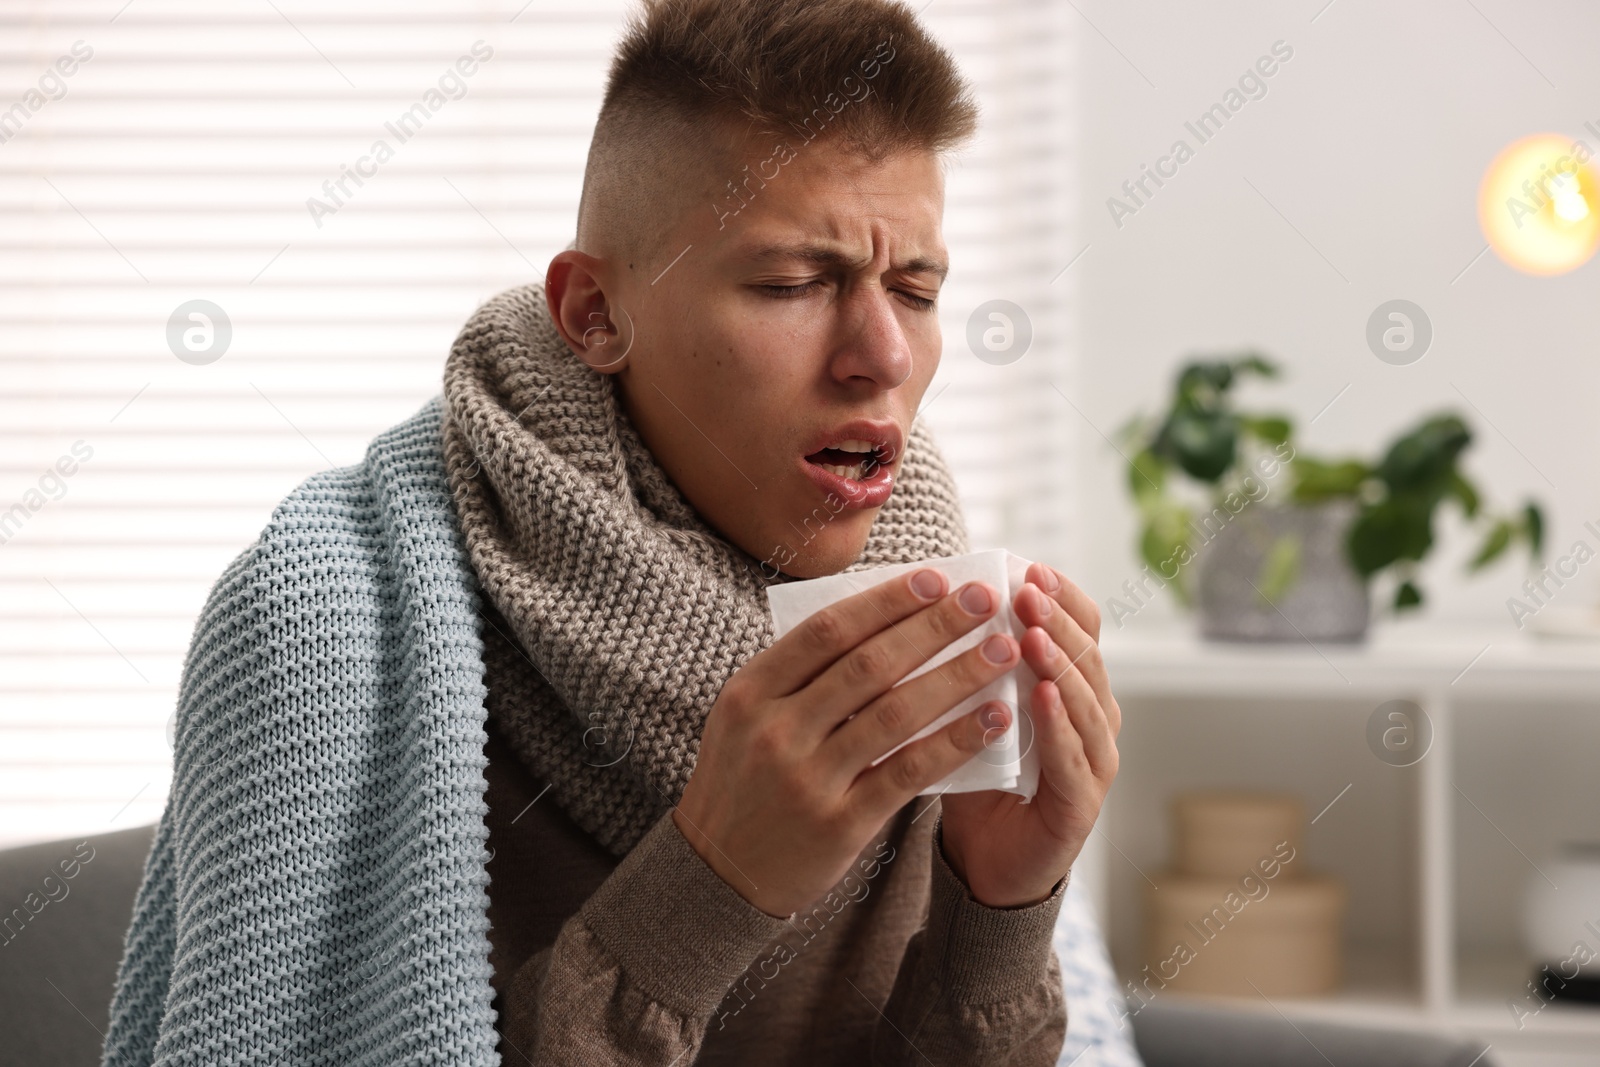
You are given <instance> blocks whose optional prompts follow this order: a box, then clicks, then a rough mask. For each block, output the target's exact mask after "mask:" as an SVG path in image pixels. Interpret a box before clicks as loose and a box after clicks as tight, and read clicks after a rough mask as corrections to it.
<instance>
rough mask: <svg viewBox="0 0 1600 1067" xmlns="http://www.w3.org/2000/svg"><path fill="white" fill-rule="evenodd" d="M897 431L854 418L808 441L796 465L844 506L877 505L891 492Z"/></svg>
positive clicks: (891, 427)
mask: <svg viewBox="0 0 1600 1067" xmlns="http://www.w3.org/2000/svg"><path fill="white" fill-rule="evenodd" d="M901 436H902V434H901V432H900V429H899V427H898V426H896V425H894V424H893V423H888V422H869V421H867V420H857V421H856V422H854V423H852V424H847V425H845V426H842V427H839V428H837V429H835V430H833V431H831V432H828V433H825V434H823V435H821V436H820V438H814V439H813V440H812V442H811V443H812V444H813V445H821V447H820V448H814V449H813V450H812V451H810V452H807V453H805V455H804V456H802V457H801V461H800V467H801V469H802V471H803V472H804V474H805V475H806V477H807V478H809V479H810V480H811V482H812V484H813V485H815V486H816V487H817V488H818V489H820V490H822V492H823V493H824V495H826V496H827V497H829V498H830V499H834V500H836V501H837V502H838V503H839V504H840V505H841V506H843V507H846V508H876V507H881V506H882V505H883V504H884V502H885V501H887V500H888V499H889V494H890V493H892V492H893V491H894V467H895V466H896V464H895V460H896V459H897V458H898V454H899V445H900V440H901Z"/></svg>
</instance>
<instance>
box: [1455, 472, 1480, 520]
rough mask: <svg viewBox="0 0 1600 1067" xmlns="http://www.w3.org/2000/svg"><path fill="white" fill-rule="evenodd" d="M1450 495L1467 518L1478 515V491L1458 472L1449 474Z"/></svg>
mask: <svg viewBox="0 0 1600 1067" xmlns="http://www.w3.org/2000/svg"><path fill="white" fill-rule="evenodd" d="M1450 495H1451V496H1453V497H1455V498H1456V500H1458V501H1460V503H1461V512H1462V514H1464V515H1465V516H1466V517H1467V518H1469V519H1472V518H1476V517H1477V515H1478V490H1477V489H1476V488H1474V487H1473V484H1472V483H1471V482H1469V481H1467V479H1466V478H1465V477H1464V476H1463V475H1462V473H1461V472H1460V471H1457V470H1452V471H1451V472H1450Z"/></svg>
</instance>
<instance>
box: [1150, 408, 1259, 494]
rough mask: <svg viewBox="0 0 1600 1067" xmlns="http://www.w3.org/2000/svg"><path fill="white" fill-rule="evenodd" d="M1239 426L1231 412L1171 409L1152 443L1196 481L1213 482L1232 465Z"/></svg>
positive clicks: (1158, 450) (1159, 451)
mask: <svg viewBox="0 0 1600 1067" xmlns="http://www.w3.org/2000/svg"><path fill="white" fill-rule="evenodd" d="M1238 435H1239V431H1238V426H1237V423H1236V421H1235V420H1234V418H1233V417H1232V416H1231V415H1207V414H1198V413H1193V412H1181V411H1179V412H1174V413H1173V415H1172V417H1171V418H1170V419H1168V420H1167V424H1166V425H1165V426H1163V427H1162V429H1161V434H1160V436H1159V437H1158V438H1157V439H1156V445H1155V446H1154V447H1155V449H1156V451H1157V452H1158V453H1160V454H1162V455H1165V456H1166V457H1168V458H1170V459H1172V460H1173V461H1174V462H1176V463H1177V464H1178V466H1180V467H1182V468H1183V471H1184V473H1185V474H1187V475H1189V477H1191V478H1194V479H1195V480H1196V481H1201V482H1212V483H1215V482H1216V481H1217V480H1218V479H1220V478H1221V477H1222V475H1223V474H1224V473H1225V472H1226V471H1227V469H1228V468H1229V467H1231V466H1233V459H1234V454H1235V449H1236V446H1237V443H1238Z"/></svg>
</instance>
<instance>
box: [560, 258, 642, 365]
mask: <svg viewBox="0 0 1600 1067" xmlns="http://www.w3.org/2000/svg"><path fill="white" fill-rule="evenodd" d="M606 275H607V271H606V263H605V261H604V260H602V259H597V258H595V257H594V256H591V255H589V254H587V253H585V252H579V251H576V250H575V249H567V250H565V251H562V252H558V253H556V255H555V257H554V258H553V259H551V260H550V267H549V269H548V270H546V271H545V281H544V297H545V303H546V304H548V305H549V308H550V319H551V321H552V322H554V323H555V327H556V329H557V330H558V331H560V333H561V337H562V339H563V340H565V341H566V342H567V346H568V347H569V348H571V349H572V351H573V352H575V353H576V354H577V355H578V358H579V359H582V360H583V361H584V362H585V363H586V364H588V365H589V366H590V367H592V368H593V369H595V370H597V371H599V372H600V373H601V374H615V373H617V372H618V371H620V370H622V369H623V367H625V366H626V365H627V358H628V349H629V348H630V347H631V346H632V345H633V319H632V317H631V316H630V315H628V313H627V311H626V310H625V309H623V308H622V307H621V305H619V304H616V303H614V302H613V301H611V300H610V299H609V297H608V296H607V294H606V287H607V285H608V284H609V283H608V282H607V281H606V280H605V279H606Z"/></svg>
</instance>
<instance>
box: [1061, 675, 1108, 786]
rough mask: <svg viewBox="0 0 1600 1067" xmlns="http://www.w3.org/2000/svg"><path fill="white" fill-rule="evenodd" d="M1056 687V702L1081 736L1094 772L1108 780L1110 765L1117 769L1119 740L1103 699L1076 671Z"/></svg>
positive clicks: (1085, 753) (1073, 729)
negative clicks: (1107, 771)
mask: <svg viewBox="0 0 1600 1067" xmlns="http://www.w3.org/2000/svg"><path fill="white" fill-rule="evenodd" d="M1054 688H1055V692H1056V702H1057V703H1058V704H1059V705H1060V706H1061V707H1063V708H1064V709H1065V710H1066V717H1067V721H1068V726H1069V727H1070V728H1071V730H1072V731H1073V732H1074V733H1076V734H1077V736H1078V741H1079V743H1080V744H1081V745H1082V747H1083V753H1084V756H1085V757H1086V758H1087V759H1088V761H1089V767H1090V769H1091V770H1092V771H1093V772H1094V774H1095V776H1096V777H1099V778H1104V777H1106V770H1107V767H1108V766H1109V767H1111V768H1112V770H1113V771H1114V770H1115V760H1116V739H1115V738H1114V737H1113V736H1112V734H1111V724H1110V722H1108V721H1107V719H1106V714H1105V711H1104V709H1102V708H1101V707H1100V701H1099V698H1097V697H1096V696H1095V693H1094V690H1093V689H1092V688H1091V687H1090V686H1089V683H1088V682H1087V681H1086V680H1085V679H1084V677H1083V676H1082V675H1081V674H1079V673H1078V672H1077V671H1075V670H1068V671H1067V672H1066V673H1065V674H1064V675H1062V677H1061V679H1060V681H1058V682H1056V683H1055V686H1054Z"/></svg>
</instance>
